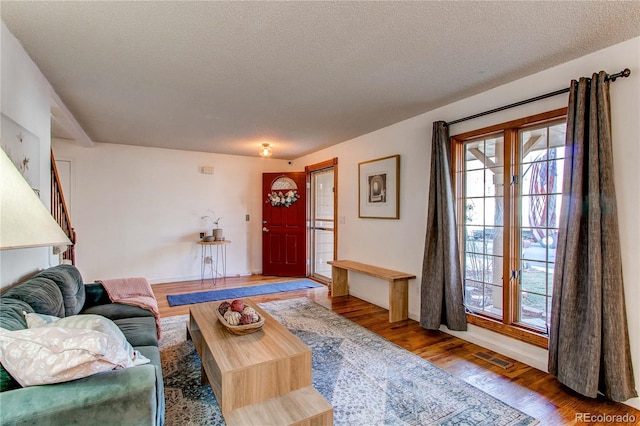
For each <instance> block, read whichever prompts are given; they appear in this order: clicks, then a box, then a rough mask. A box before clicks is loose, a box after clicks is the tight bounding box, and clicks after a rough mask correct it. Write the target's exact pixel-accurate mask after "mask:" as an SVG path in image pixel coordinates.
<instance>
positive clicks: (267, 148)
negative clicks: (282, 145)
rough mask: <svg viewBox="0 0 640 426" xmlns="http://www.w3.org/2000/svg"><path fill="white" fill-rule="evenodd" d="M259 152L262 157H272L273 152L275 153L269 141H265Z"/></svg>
mask: <svg viewBox="0 0 640 426" xmlns="http://www.w3.org/2000/svg"><path fill="white" fill-rule="evenodd" d="M258 154H260V157H264V158H267V157H271V154H273V149H272V148H271V145H270V144H268V143H263V144H262V146H261V147H260V151H258Z"/></svg>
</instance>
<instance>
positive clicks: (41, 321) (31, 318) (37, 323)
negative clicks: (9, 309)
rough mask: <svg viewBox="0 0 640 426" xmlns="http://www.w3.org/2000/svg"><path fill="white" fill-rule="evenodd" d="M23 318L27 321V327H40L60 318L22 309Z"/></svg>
mask: <svg viewBox="0 0 640 426" xmlns="http://www.w3.org/2000/svg"><path fill="white" fill-rule="evenodd" d="M22 314H23V315H24V319H25V320H26V321H27V328H35V327H42V326H43V325H47V324H51V323H53V322H56V321H58V320H59V319H60V318H58V317H55V316H53V315H45V314H38V313H34V312H32V313H29V314H28V313H26V312H24V311H22Z"/></svg>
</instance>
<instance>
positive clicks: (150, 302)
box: [96, 278, 161, 339]
mask: <svg viewBox="0 0 640 426" xmlns="http://www.w3.org/2000/svg"><path fill="white" fill-rule="evenodd" d="M96 282H98V283H100V284H102V286H103V287H104V289H105V290H106V291H107V294H108V295H109V299H111V301H112V302H114V303H122V304H124V305H133V306H138V307H140V308H143V309H148V310H150V311H151V312H153V316H154V317H155V318H156V327H157V328H158V339H160V335H161V328H160V310H159V309H158V301H157V300H156V297H155V296H154V294H153V290H151V285H149V283H148V282H147V280H146V279H144V278H118V279H113V280H97V281H96Z"/></svg>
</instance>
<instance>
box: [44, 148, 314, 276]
mask: <svg viewBox="0 0 640 426" xmlns="http://www.w3.org/2000/svg"><path fill="white" fill-rule="evenodd" d="M53 149H54V153H55V156H56V158H60V159H65V160H68V161H70V162H71V165H72V168H73V182H74V186H72V187H71V188H64V191H65V193H68V194H70V197H71V198H72V199H73V216H72V217H71V222H72V224H73V226H74V228H75V229H76V233H77V235H78V242H77V245H76V259H77V265H78V268H79V269H80V272H81V273H82V276H83V278H84V280H85V282H90V281H93V280H96V279H105V278H116V277H131V276H143V277H146V278H147V279H148V280H149V282H151V283H152V284H153V283H159V282H169V281H184V280H192V279H200V265H201V263H200V254H201V251H200V246H198V245H197V244H196V241H198V239H199V235H198V234H199V233H200V232H206V233H207V234H208V235H211V233H212V228H213V225H212V224H211V223H207V222H206V221H203V220H202V219H201V218H202V216H205V215H211V213H210V212H209V209H211V210H213V211H215V213H216V216H221V217H222V220H221V221H220V224H219V226H220V228H222V229H223V232H224V235H225V238H226V239H228V240H231V243H230V244H229V245H228V246H227V257H228V260H227V276H235V275H248V274H250V273H259V272H261V271H262V260H261V259H262V257H261V253H262V247H261V244H262V239H261V238H262V225H261V220H262V204H263V203H264V200H265V199H266V196H265V197H262V195H263V194H262V173H263V172H278V171H295V170H296V168H295V166H290V165H288V164H287V161H284V160H273V159H263V158H258V157H255V158H254V157H241V156H233V155H221V154H209V153H202V152H192V151H178V150H168V149H159V148H146V147H135V146H128V145H119V144H106V143H96V144H95V146H94V147H93V148H83V147H80V146H78V145H77V144H75V143H73V142H70V141H65V140H58V139H54V141H53ZM202 166H211V167H213V168H214V174H213V175H209V174H202V173H201V172H200V169H201V167H202ZM302 169H303V167H300V168H298V169H297V170H302ZM263 198H264V199H263ZM247 214H248V215H250V221H249V222H247V221H246V220H245V216H246V215H247Z"/></svg>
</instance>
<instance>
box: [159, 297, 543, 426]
mask: <svg viewBox="0 0 640 426" xmlns="http://www.w3.org/2000/svg"><path fill="white" fill-rule="evenodd" d="M260 306H261V307H262V308H263V309H264V310H266V311H267V312H268V313H269V314H270V315H271V316H273V317H274V318H275V319H276V320H278V321H279V322H280V323H282V324H283V325H284V326H285V327H287V329H289V330H290V331H291V332H292V333H294V334H295V335H296V336H298V337H299V338H300V339H301V340H302V341H303V342H305V343H306V344H307V345H308V346H310V347H311V348H312V350H313V356H312V358H313V386H314V387H315V388H316V389H318V391H319V392H320V393H321V394H322V395H323V396H324V398H325V399H326V400H327V401H329V402H330V403H331V405H333V408H334V424H336V425H502V426H520V425H534V424H536V423H537V421H536V420H535V419H534V418H532V417H530V416H528V415H526V414H524V413H522V412H520V411H518V410H516V409H515V408H513V407H510V406H509V405H507V404H505V403H503V402H501V401H499V400H497V399H495V398H493V397H492V396H490V395H488V394H486V393H484V392H482V391H481V390H479V389H477V388H475V387H473V386H471V385H469V384H468V383H466V382H464V381H462V380H460V379H458V378H456V377H454V376H452V375H451V374H450V373H448V372H446V371H444V370H442V369H440V368H439V367H436V366H434V365H433V364H431V363H429V362H427V361H425V360H424V359H422V358H420V357H418V356H416V355H414V354H412V353H411V352H409V351H407V350H405V349H403V348H401V347H399V346H397V345H395V344H393V343H391V342H389V341H387V340H385V339H383V338H381V337H380V336H378V335H376V334H375V333H372V332H370V331H369V330H367V329H365V328H363V327H361V326H359V325H358V324H355V323H354V322H352V321H349V320H347V319H346V318H344V317H342V316H340V315H338V314H336V313H334V312H331V311H330V310H328V309H326V308H324V307H322V306H320V305H318V304H316V303H314V302H312V301H311V300H309V299H307V298H297V299H289V300H281V301H275V302H269V303H261V304H260ZM162 321H163V338H162V340H161V342H160V348H161V356H162V371H163V374H164V383H165V400H166V424H167V425H224V419H223V418H222V415H221V413H220V410H219V408H218V405H217V403H216V401H215V397H214V396H213V392H212V391H211V387H210V386H201V385H200V360H199V358H198V355H197V353H196V352H195V350H194V348H193V344H192V343H191V342H190V341H185V336H186V321H187V316H186V315H182V316H179V317H170V318H167V319H163V320H162Z"/></svg>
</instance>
